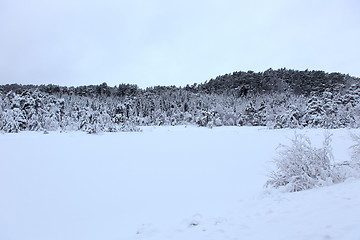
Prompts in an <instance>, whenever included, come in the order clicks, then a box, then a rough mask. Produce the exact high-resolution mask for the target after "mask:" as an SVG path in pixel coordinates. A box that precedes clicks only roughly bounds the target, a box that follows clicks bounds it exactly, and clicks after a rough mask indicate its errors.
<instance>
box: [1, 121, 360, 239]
mask: <svg viewBox="0 0 360 240" xmlns="http://www.w3.org/2000/svg"><path fill="white" fill-rule="evenodd" d="M324 131H325V130H322V129H304V130H297V132H298V133H303V134H306V135H307V136H309V137H310V139H311V140H312V142H313V144H314V145H319V146H320V145H321V142H322V140H323V133H324ZM349 131H350V130H346V129H337V130H330V132H331V133H332V134H333V143H332V146H333V149H334V150H333V153H334V157H335V159H336V160H338V161H343V160H349V158H350V154H349V149H348V148H349V147H350V146H351V145H352V144H353V143H352V141H351V137H350V136H349ZM351 131H352V132H355V133H360V131H359V130H351ZM293 134H294V130H290V129H282V130H270V129H266V128H263V127H219V128H213V129H208V128H198V127H194V126H187V127H186V126H176V127H144V128H143V132H132V133H104V134H100V135H89V134H85V133H82V132H68V133H59V132H50V134H42V133H39V132H21V133H19V134H0V150H1V156H0V239H1V240H72V239H74V240H75V239H76V240H81V239H84V240H93V239H94V240H100V239H101V240H104V239H106V240H109V239H110V240H113V239H114V240H115V239H116V240H127V239H129V240H132V239H154V240H155V239H157V240H165V239H175V240H184V239H189V240H191V239H194V240H195V239H196V240H199V239H204V240H205V239H206V240H213V239H232V240H235V239H239V240H240V239H247V240H248V239H276V240H281V239H360V193H359V189H360V181H359V180H357V179H350V180H348V181H347V182H345V183H341V184H336V185H332V186H328V187H322V188H317V189H312V190H308V191H303V192H297V193H282V192H279V191H275V190H271V191H267V190H265V189H264V187H263V186H264V184H265V182H266V180H267V174H268V171H269V170H270V169H271V168H272V167H273V164H272V163H271V161H272V160H273V158H274V157H275V156H276V147H277V146H278V144H279V143H285V144H286V143H289V142H290V138H291V137H292V136H293Z"/></svg>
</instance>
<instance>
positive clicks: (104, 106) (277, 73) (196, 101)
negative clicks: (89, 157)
mask: <svg viewBox="0 0 360 240" xmlns="http://www.w3.org/2000/svg"><path fill="white" fill-rule="evenodd" d="M359 96H360V81H359V78H355V77H351V76H349V75H344V74H340V73H325V72H323V71H307V70H306V71H296V70H287V69H279V70H272V69H269V70H267V71H265V72H260V73H254V72H252V71H249V72H234V73H232V74H226V75H222V76H218V77H216V78H215V79H210V80H209V81H206V82H205V83H202V84H193V85H187V86H185V87H175V86H155V87H150V88H146V89H141V88H139V87H138V86H137V85H133V84H119V85H117V86H115V87H110V86H108V85H107V84H106V83H103V84H100V85H91V86H80V87H65V86H56V85H40V86H35V85H18V84H10V85H2V86H0V131H1V132H19V131H24V130H30V131H54V130H60V131H73V130H81V131H85V132H88V133H97V132H104V131H105V132H107V131H108V132H112V131H139V128H138V126H147V125H180V124H194V125H198V126H202V127H214V126H268V127H270V128H303V127H321V128H343V127H352V128H357V127H359V126H360V124H359V120H360V119H359V118H360V108H359V106H360V104H359V99H360V98H359Z"/></svg>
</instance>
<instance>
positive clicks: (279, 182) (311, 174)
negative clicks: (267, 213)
mask: <svg viewBox="0 0 360 240" xmlns="http://www.w3.org/2000/svg"><path fill="white" fill-rule="evenodd" d="M357 139H360V138H359V137H357ZM359 144H360V142H358V143H357V144H356V145H355V147H354V149H355V151H354V152H353V160H352V161H344V162H335V161H334V159H333V155H332V149H331V136H330V135H329V134H328V133H327V134H325V138H324V141H323V146H322V147H320V148H316V147H313V146H312V144H311V141H310V139H309V138H308V137H306V136H305V135H302V134H296V133H295V136H294V138H293V139H292V140H291V145H289V146H287V145H280V146H279V152H278V156H277V158H276V159H275V160H274V163H275V166H276V171H273V172H271V173H270V176H269V177H270V179H269V180H268V181H267V182H266V187H273V188H282V189H283V190H284V191H288V192H297V191H302V190H306V189H311V188H314V187H320V186H325V185H329V184H333V183H338V182H343V181H345V180H346V179H348V178H351V177H359V176H360V165H359V162H357V161H356V160H354V157H356V158H359V152H358V151H357V150H358V149H359Z"/></svg>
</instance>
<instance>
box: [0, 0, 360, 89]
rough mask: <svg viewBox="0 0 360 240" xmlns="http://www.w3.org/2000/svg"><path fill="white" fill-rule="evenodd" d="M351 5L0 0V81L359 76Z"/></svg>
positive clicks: (358, 11) (349, 0)
mask: <svg viewBox="0 0 360 240" xmlns="http://www.w3.org/2000/svg"><path fill="white" fill-rule="evenodd" d="M359 42H360V1H358V0H337V1H334V0H294V1H291V0H271V1H270V0H247V1H242V0H204V1H200V0H198V1H197V0H180V1H177V0H154V1H152V0H129V1H122V0H118V1H115V0H93V1H89V0H51V1H50V0H31V1H29V0H1V1H0V84H6V83H22V84H28V83H32V84H49V83H52V84H59V85H68V86H70V85H75V86H78V85H88V84H100V83H103V82H107V83H108V85H110V86H114V85H117V84H120V83H133V84H138V85H139V86H140V87H147V86H154V85H176V86H185V85H186V84H193V83H195V82H196V83H200V82H204V81H206V80H209V79H211V78H215V77H216V76H218V75H222V74H225V73H231V72H234V71H248V70H253V71H256V72H258V71H264V70H266V69H268V68H273V69H278V68H282V67H286V68H290V69H298V70H304V69H309V70H324V71H326V72H342V73H345V74H347V73H349V74H350V75H353V76H357V77H360V44H359Z"/></svg>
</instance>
